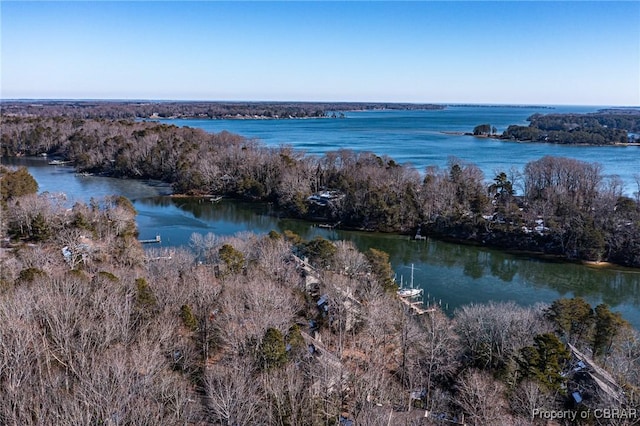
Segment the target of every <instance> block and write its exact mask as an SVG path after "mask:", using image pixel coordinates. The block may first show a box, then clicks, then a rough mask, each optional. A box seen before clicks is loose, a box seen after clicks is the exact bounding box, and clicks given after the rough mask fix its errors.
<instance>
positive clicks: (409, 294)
mask: <svg viewBox="0 0 640 426" xmlns="http://www.w3.org/2000/svg"><path fill="white" fill-rule="evenodd" d="M423 291H424V290H422V289H421V288H413V263H412V264H411V284H410V286H409V287H408V288H404V287H403V285H402V277H400V288H399V289H398V291H397V292H396V293H397V295H398V296H400V297H405V298H414V297H418V296H421V295H422V293H423Z"/></svg>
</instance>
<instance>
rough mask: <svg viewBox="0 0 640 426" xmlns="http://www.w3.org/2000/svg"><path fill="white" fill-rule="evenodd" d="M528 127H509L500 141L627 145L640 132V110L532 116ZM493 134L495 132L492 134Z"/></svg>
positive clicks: (611, 110) (609, 110) (608, 110)
mask: <svg viewBox="0 0 640 426" xmlns="http://www.w3.org/2000/svg"><path fill="white" fill-rule="evenodd" d="M527 121H529V122H530V124H529V126H517V125H511V126H509V127H508V128H507V130H505V131H504V132H503V133H502V135H500V136H498V137H499V138H500V139H512V140H518V141H532V142H547V143H559V144H587V145H611V144H626V143H629V142H632V141H634V140H635V139H636V138H634V137H632V138H630V135H629V133H632V134H637V133H639V132H640V110H637V109H607V110H601V111H599V112H597V113H589V114H534V115H532V116H531V117H529V118H528V119H527ZM494 133H495V132H494Z"/></svg>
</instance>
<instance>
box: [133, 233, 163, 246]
mask: <svg viewBox="0 0 640 426" xmlns="http://www.w3.org/2000/svg"><path fill="white" fill-rule="evenodd" d="M138 241H139V242H140V244H153V243H161V242H162V239H160V234H158V235H156V237H155V238H153V239H150V240H138Z"/></svg>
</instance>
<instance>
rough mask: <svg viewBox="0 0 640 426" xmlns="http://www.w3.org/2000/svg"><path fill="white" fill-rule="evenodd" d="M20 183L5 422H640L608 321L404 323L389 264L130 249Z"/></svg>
mask: <svg viewBox="0 0 640 426" xmlns="http://www.w3.org/2000/svg"><path fill="white" fill-rule="evenodd" d="M25 173H26V170H25V169H19V170H9V169H3V170H2V171H1V176H2V177H1V183H2V186H3V188H7V190H6V191H3V192H2V196H3V200H2V201H3V212H2V228H1V230H2V237H3V238H4V237H11V241H10V244H9V245H6V244H5V245H4V246H3V248H2V249H1V250H0V254H1V256H0V262H1V264H0V266H1V267H0V323H1V324H2V327H0V396H1V397H0V423H2V424H6V425H11V426H14V425H15V426H17V425H20V426H25V425H41V424H55V425H78V424H96V425H98V424H132V425H138V424H140V425H143V424H144V425H151V424H153V425H157V424H163V425H185V424H193V425H201V424H213V425H229V426H230V425H247V426H249V425H296V426H297V425H302V426H304V425H313V426H315V425H340V426H343V425H347V424H355V425H371V426H375V425H380V426H383V425H389V424H393V425H441V424H452V423H454V424H455V423H456V422H457V423H463V422H464V423H466V424H468V425H483V426H486V425H507V424H518V425H536V424H544V421H543V419H541V418H540V417H535V416H534V415H533V414H532V413H534V410H535V409H538V410H540V409H543V410H567V409H570V410H574V411H576V412H586V411H588V410H591V411H590V413H593V412H594V410H595V409H598V408H600V409H602V408H607V409H619V410H623V409H624V410H632V409H633V410H638V409H640V399H639V397H638V396H639V393H638V390H639V389H638V388H639V386H640V340H639V338H638V337H639V336H638V333H637V331H636V330H633V329H632V328H631V327H629V325H628V324H627V323H626V322H625V321H624V320H623V319H622V318H621V317H620V315H619V314H617V313H615V312H612V311H611V310H610V309H609V307H608V306H607V305H604V304H602V305H599V306H597V307H595V308H593V307H591V306H590V305H589V304H588V303H587V302H586V301H584V300H582V299H561V300H558V301H556V302H555V303H553V304H552V305H550V306H545V305H536V306H534V307H521V306H517V305H515V304H514V303H491V304H488V305H470V306H465V307H462V308H460V309H458V310H457V311H456V312H455V314H454V317H453V318H449V317H447V316H446V315H444V314H443V313H442V312H441V311H440V310H439V309H438V308H435V309H430V310H429V311H428V312H426V313H424V314H422V315H414V314H413V313H412V312H413V310H411V309H409V308H408V307H407V305H405V304H403V303H401V302H400V300H399V297H398V296H397V294H396V292H395V290H396V288H397V287H396V286H395V284H394V282H393V279H392V276H393V271H392V270H391V267H390V264H389V260H388V256H387V255H386V254H385V253H384V252H381V251H378V250H375V249H371V250H370V251H368V252H366V253H361V252H359V251H358V250H357V249H356V248H355V247H354V246H353V245H352V244H351V243H349V242H344V241H335V242H331V241H327V240H324V239H321V238H318V239H315V240H312V241H304V240H302V239H301V238H300V237H299V236H297V235H295V234H293V233H292V232H289V231H287V232H285V233H284V234H283V235H281V234H279V233H277V232H271V233H269V234H268V235H254V234H251V233H242V234H239V235H236V236H233V237H220V236H216V235H213V234H207V235H201V234H193V235H192V237H191V247H190V248H184V249H155V250H154V249H151V250H147V251H143V250H142V246H141V245H140V243H139V242H138V241H137V235H136V234H137V232H136V227H135V210H134V209H133V206H132V205H131V203H130V202H129V201H128V200H127V199H126V198H123V197H108V198H106V199H100V200H98V199H94V200H91V202H90V203H88V204H83V203H77V204H75V205H74V206H73V207H72V208H70V209H69V208H68V207H67V206H66V205H65V204H64V203H63V202H62V201H63V200H61V199H59V198H58V197H57V196H54V195H52V194H48V193H47V194H40V195H36V193H35V192H36V191H37V184H35V185H34V183H35V181H33V180H32V179H31V180H29V175H28V173H26V174H25ZM462 173H464V170H463V171H462ZM18 181H26V182H27V183H26V184H25V185H18V183H17V182H18ZM503 186H504V185H503ZM503 189H504V188H503ZM305 258H306V259H308V261H305V260H304V259H305ZM424 284H425V285H426V286H427V287H428V283H424ZM564 342H567V343H568V344H571V345H572V346H568V345H565V343H564ZM572 348H575V349H576V350H577V351H579V354H578V355H576V354H577V352H575V351H574V349H572ZM572 351H573V353H572ZM605 370H606V371H605ZM603 380H604V381H603ZM576 392H577V395H579V398H580V401H579V402H578V399H577V397H576V396H575V395H576ZM625 412H629V413H630V412H631V411H625ZM634 412H635V411H634ZM608 423H609V424H619V425H626V424H629V425H630V424H636V423H637V417H635V416H633V417H624V418H616V419H614V421H608ZM584 424H597V419H596V418H595V417H593V415H591V414H590V415H589V416H588V417H587V420H586V421H585V423H584Z"/></svg>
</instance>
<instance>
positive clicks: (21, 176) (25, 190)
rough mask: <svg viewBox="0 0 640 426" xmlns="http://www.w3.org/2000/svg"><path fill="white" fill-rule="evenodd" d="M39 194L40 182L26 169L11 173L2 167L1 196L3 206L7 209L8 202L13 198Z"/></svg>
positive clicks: (0, 178)
mask: <svg viewBox="0 0 640 426" xmlns="http://www.w3.org/2000/svg"><path fill="white" fill-rule="evenodd" d="M37 192H38V182H36V180H35V179H34V178H33V176H31V174H30V173H29V171H28V170H27V168H26V167H20V168H19V169H17V170H14V171H11V170H9V169H7V168H5V167H0V195H1V196H2V206H3V207H5V208H6V205H7V201H8V200H9V199H11V198H16V197H21V196H23V195H28V194H35V193H37Z"/></svg>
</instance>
